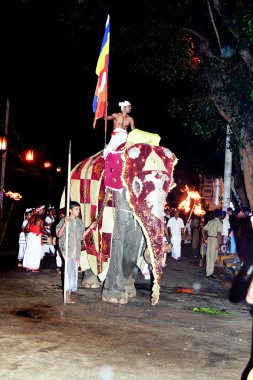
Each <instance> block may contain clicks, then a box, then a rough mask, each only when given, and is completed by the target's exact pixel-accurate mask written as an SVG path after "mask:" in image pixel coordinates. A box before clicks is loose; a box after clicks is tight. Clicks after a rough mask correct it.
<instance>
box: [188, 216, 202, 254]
mask: <svg viewBox="0 0 253 380" xmlns="http://www.w3.org/2000/svg"><path fill="white" fill-rule="evenodd" d="M190 227H191V233H192V241H191V243H192V249H193V252H194V258H195V259H198V258H200V218H199V217H198V216H197V215H195V214H194V215H193V217H192V220H191V224H190Z"/></svg>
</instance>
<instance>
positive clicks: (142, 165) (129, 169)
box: [122, 144, 177, 305]
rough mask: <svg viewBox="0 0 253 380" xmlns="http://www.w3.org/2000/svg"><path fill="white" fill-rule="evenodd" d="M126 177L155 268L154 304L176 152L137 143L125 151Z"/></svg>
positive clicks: (158, 283)
mask: <svg viewBox="0 0 253 380" xmlns="http://www.w3.org/2000/svg"><path fill="white" fill-rule="evenodd" d="M124 159H125V166H124V170H123V173H122V181H123V184H124V186H125V187H126V189H127V192H126V195H127V199H128V201H129V204H130V206H131V208H132V210H133V214H134V216H135V218H136V219H137V221H138V222H139V224H140V226H141V227H142V230H143V233H144V235H145V238H146V242H147V247H148V251H149V253H150V259H151V265H152V268H153V277H154V281H153V287H152V304H153V305H155V304H156V303H157V302H158V299H159V289H160V278H161V275H162V264H163V253H164V252H163V237H164V220H163V218H164V204H165V202H166V197H167V195H168V193H169V191H170V190H171V189H172V188H173V187H174V186H175V183H174V179H173V171H174V166H175V165H176V163H177V158H176V156H175V155H174V154H173V153H172V152H171V151H170V150H169V149H167V148H164V147H161V146H152V145H148V144H136V145H133V146H132V147H130V148H129V149H126V151H125V156H124Z"/></svg>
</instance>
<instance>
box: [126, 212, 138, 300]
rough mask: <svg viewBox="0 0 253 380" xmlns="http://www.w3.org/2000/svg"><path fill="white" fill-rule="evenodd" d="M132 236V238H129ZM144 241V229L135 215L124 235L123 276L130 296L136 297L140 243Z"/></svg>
mask: <svg viewBox="0 0 253 380" xmlns="http://www.w3.org/2000/svg"><path fill="white" fill-rule="evenodd" d="M129 236H131V239H129ZM141 242H142V230H141V227H140V225H139V223H137V222H136V221H135V220H134V219H133V217H131V219H130V222H129V223H127V226H126V234H125V237H124V257H123V276H124V290H125V292H126V294H127V295H128V297H129V298H133V297H136V288H135V286H134V283H135V278H136V274H137V271H138V268H137V266H136V262H137V257H138V253H139V250H140V244H141Z"/></svg>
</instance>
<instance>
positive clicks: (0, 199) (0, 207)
mask: <svg viewBox="0 0 253 380" xmlns="http://www.w3.org/2000/svg"><path fill="white" fill-rule="evenodd" d="M9 114H10V101H9V99H8V98H7V101H6V111H5V123H4V132H5V134H6V136H7V135H8V129H9ZM6 157H7V151H5V152H4V154H3V155H2V169H1V186H0V214H1V215H2V212H3V202H4V186H5V184H4V182H5V171H6Z"/></svg>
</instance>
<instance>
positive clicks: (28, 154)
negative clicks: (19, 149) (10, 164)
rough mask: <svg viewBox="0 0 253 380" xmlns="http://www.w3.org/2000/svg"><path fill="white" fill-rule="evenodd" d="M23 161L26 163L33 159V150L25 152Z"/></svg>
mask: <svg viewBox="0 0 253 380" xmlns="http://www.w3.org/2000/svg"><path fill="white" fill-rule="evenodd" d="M25 159H26V161H29V162H30V161H33V159H34V153H33V150H32V149H29V150H28V151H27V152H26V156H25Z"/></svg>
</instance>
